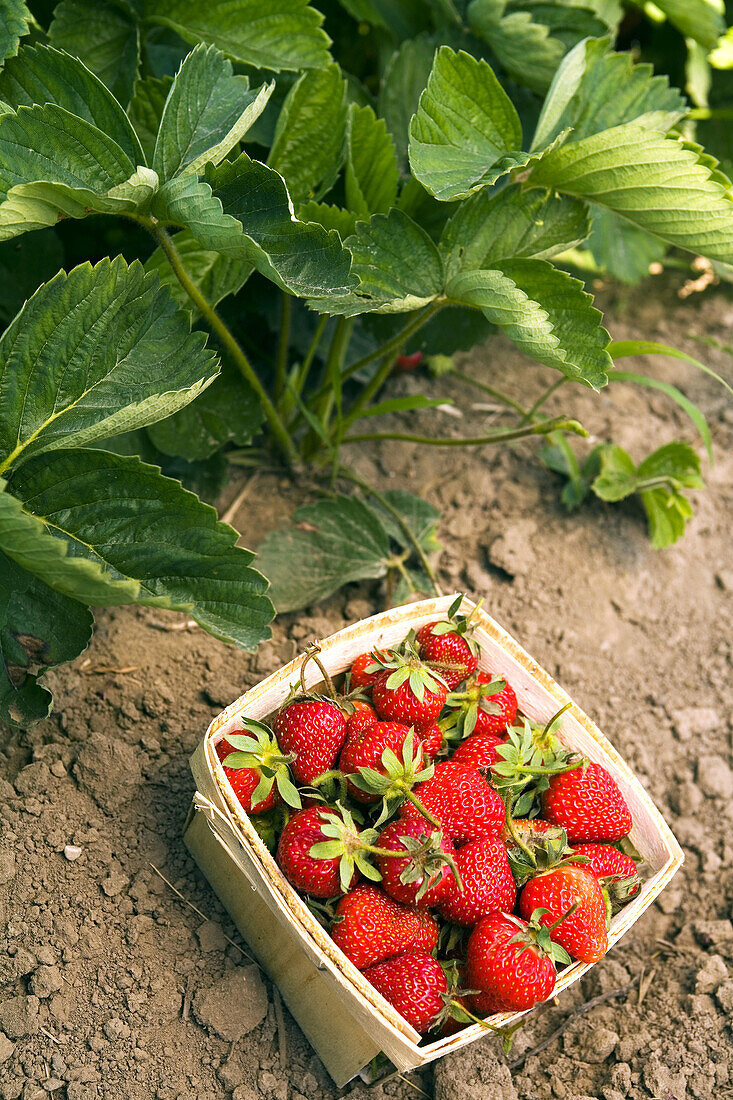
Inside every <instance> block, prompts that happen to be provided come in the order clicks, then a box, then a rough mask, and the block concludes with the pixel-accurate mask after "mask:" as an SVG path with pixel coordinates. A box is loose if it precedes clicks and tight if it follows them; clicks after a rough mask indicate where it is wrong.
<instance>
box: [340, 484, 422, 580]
mask: <svg viewBox="0 0 733 1100" xmlns="http://www.w3.org/2000/svg"><path fill="white" fill-rule="evenodd" d="M339 476H340V477H344V478H346V479H347V480H348V481H351V482H353V484H354V485H358V486H359V488H360V489H362V490H363V491H364V492H365V493H368V494H369V496H372V497H374V499H375V500H378V501H379V503H380V504H381V506H382V507H383V508H384V510H385V511H386V512H389V514H390V515H391V516H392V519H393V520H394V521H395V523H396V524H397V526H398V527H399V529H400V531H402V534H403V535H404V536H405V538H406V539H407V541H408V542H409V543H410V545H411V546H412V548H413V550H414V551H415V553H416V554H417V556H418V558H419V559H420V563H421V565H422V567H423V569H424V570H425V573H426V574H427V576H428V578H429V579H430V583H431V584H432V586H433V591H434V592H435V595H436V596H442V595H443V593H442V591H441V588H440V585H439V584H438V578H437V576H436V574H435V570H434V569H433V567H432V565H431V564H430V562H429V561H428V557H427V554H426V553H425V551H424V550H423V548H422V546H421V545H420V543H419V541H418V540H417V538H416V537H415V535H414V533H413V532H412V531H411V530H410V527H409V524H407V523H406V522H405V520H404V519H403V518H402V516H401V515H400V513H399V512H398V511H397V509H396V508H393V507H392V505H391V504H390V503H389V501H388V500H387V498H386V497H385V496H384V495H383V494H382V493H380V492H379V490H378V489H374V488H373V487H372V486H371V485H370V484H369V482H368V481H364V479H363V478H361V477H359V476H358V474H353V473H352V472H351V470H347V469H346V467H345V466H341V467H339Z"/></svg>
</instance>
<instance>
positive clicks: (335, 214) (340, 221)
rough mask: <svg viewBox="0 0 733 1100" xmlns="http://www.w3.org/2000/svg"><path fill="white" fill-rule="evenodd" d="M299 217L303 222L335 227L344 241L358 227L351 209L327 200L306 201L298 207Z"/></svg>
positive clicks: (328, 227)
mask: <svg viewBox="0 0 733 1100" xmlns="http://www.w3.org/2000/svg"><path fill="white" fill-rule="evenodd" d="M298 218H299V219H300V221H302V222H316V224H317V225H322V226H323V228H324V229H335V230H336V232H337V233H338V235H339V237H340V238H341V240H342V241H343V240H346V238H347V237H350V236H351V234H352V233H353V232H354V229H355V228H356V217H355V215H354V214H352V213H351V211H350V210H342V209H341V207H340V206H329V204H328V203H325V202H304V203H303V204H302V205H301V206H299V207H298Z"/></svg>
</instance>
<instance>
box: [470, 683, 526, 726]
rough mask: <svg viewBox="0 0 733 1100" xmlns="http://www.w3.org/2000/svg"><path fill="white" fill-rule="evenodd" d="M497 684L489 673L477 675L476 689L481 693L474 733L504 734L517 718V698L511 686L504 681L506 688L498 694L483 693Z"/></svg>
mask: <svg viewBox="0 0 733 1100" xmlns="http://www.w3.org/2000/svg"><path fill="white" fill-rule="evenodd" d="M492 682H494V683H495V682H496V681H495V679H494V677H492V676H491V675H490V673H488V672H479V673H477V675H476V683H475V688H477V689H478V691H479V696H480V697H479V703H478V711H477V714H476V726H475V728H474V733H503V732H504V730H505V729H506V728H507V726H511V725H512V723H513V722H514V720H515V719H516V717H517V697H516V695H515V694H514V688H513V687H512V686H511V684H508V683H507V682H506V681H504V687H503V688H501V689H500V690H499V691H497V692H491V693H489V692H486V693H483V692H481V688H482V687H487V686H488V685H489V684H491V683H492Z"/></svg>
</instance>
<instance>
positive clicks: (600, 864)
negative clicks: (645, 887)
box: [515, 822, 641, 902]
mask: <svg viewBox="0 0 733 1100" xmlns="http://www.w3.org/2000/svg"><path fill="white" fill-rule="evenodd" d="M515 824H516V822H515ZM573 853H574V854H575V855H576V856H584V857H585V858H586V859H587V860H588V863H587V865H586V866H587V869H588V870H590V871H592V872H593V874H594V875H595V876H596V878H597V879H599V880H600V882H601V885H603V886H605V887H606V888H607V889H608V892H609V895H610V897H611V901H612V902H613V901H616V902H622V901H628V899H629V898H632V897H633V896H634V894H638V892H639V890H640V889H641V883H640V882H639V875H638V874H637V871H636V863H635V862H634V860H633V859H632V858H631V856H627V855H626V854H625V853H624V852H620V851H619V850H618V848H614V847H613V845H612V844H574V845H573Z"/></svg>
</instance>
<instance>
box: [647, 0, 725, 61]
mask: <svg viewBox="0 0 733 1100" xmlns="http://www.w3.org/2000/svg"><path fill="white" fill-rule="evenodd" d="M655 3H656V5H657V7H658V8H661V10H662V11H663V12H664V14H665V15H666V16H667V18H668V19H669V21H670V23H672V24H673V26H675V27H676V28H677V30H678V31H680V33H681V34H683V35H684V36H685V38H692V39H693V40H694V41H695V42H699V43H700V45H702V46H704V47H705V49H707V50H712V49H714V48H715V46H716V45H717V43H718V39H719V38H720V36H721V35H723V34H725V30H726V28H725V17H724V15H723V13H722V9H721V8H719V7H718V6H717V5H716V4H712V3H709V2H708V0H655Z"/></svg>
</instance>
